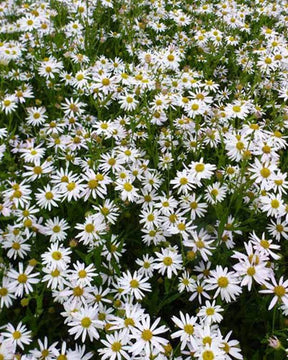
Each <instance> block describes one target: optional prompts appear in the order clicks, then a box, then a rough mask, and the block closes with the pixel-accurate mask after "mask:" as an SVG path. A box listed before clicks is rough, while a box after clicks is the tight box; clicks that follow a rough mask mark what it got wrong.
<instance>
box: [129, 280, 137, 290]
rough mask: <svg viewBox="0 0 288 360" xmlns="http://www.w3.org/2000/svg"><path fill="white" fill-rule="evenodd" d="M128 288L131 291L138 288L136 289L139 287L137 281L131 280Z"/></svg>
mask: <svg viewBox="0 0 288 360" xmlns="http://www.w3.org/2000/svg"><path fill="white" fill-rule="evenodd" d="M130 286H131V288H133V289H136V288H138V287H139V281H138V280H136V279H133V280H131V281H130Z"/></svg>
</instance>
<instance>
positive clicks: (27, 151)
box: [19, 144, 46, 163]
mask: <svg viewBox="0 0 288 360" xmlns="http://www.w3.org/2000/svg"><path fill="white" fill-rule="evenodd" d="M42 145H43V144H39V145H37V146H34V144H30V145H29V146H28V147H27V148H21V149H20V150H19V152H20V153H21V157H22V158H23V159H24V161H25V162H33V163H35V161H40V160H41V159H42V158H43V156H44V155H45V152H46V149H45V148H44V147H42Z"/></svg>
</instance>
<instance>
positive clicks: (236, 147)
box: [224, 132, 249, 162]
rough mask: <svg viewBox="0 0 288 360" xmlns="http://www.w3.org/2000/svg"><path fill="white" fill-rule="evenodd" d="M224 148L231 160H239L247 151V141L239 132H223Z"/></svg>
mask: <svg viewBox="0 0 288 360" xmlns="http://www.w3.org/2000/svg"><path fill="white" fill-rule="evenodd" d="M224 141H225V149H226V150H227V155H228V157H229V158H230V159H231V160H235V161H237V162H239V161H240V160H242V159H243V157H244V156H245V154H247V151H249V141H248V140H247V139H246V138H245V136H244V135H240V134H236V135H235V134H231V133H230V132H229V133H228V134H225V140H224Z"/></svg>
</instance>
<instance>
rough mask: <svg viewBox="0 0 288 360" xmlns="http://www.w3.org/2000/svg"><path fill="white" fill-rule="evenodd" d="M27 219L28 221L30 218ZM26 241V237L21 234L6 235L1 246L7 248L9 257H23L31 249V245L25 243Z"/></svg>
mask: <svg viewBox="0 0 288 360" xmlns="http://www.w3.org/2000/svg"><path fill="white" fill-rule="evenodd" d="M27 220H28V221H29V220H30V219H27ZM27 241H28V239H27V238H26V239H25V238H23V237H22V236H7V238H5V241H3V243H2V247H3V249H9V250H8V252H7V256H8V257H9V258H14V260H15V259H16V258H17V257H20V258H21V259H23V258H24V256H26V255H27V252H28V251H30V249H31V245H30V244H26V242H27Z"/></svg>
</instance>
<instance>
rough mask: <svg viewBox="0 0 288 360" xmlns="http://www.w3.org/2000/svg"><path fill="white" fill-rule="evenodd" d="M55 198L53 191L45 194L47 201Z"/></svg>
mask: <svg viewBox="0 0 288 360" xmlns="http://www.w3.org/2000/svg"><path fill="white" fill-rule="evenodd" d="M53 197H54V195H53V193H52V192H51V191H48V192H47V193H46V194H45V198H46V200H52V199H53Z"/></svg>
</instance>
